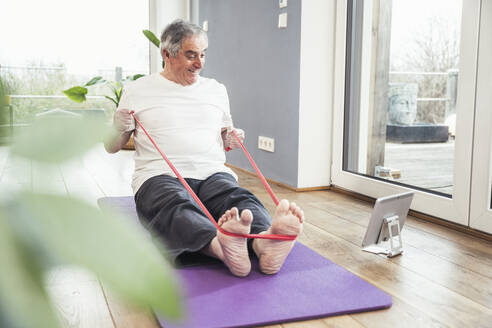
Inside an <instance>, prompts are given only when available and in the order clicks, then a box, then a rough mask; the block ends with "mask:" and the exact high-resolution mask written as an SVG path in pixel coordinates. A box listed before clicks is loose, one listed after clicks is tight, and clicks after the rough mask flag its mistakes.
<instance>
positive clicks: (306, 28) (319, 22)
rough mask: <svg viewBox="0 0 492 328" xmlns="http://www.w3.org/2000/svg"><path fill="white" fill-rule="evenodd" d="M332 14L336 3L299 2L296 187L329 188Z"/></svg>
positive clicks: (332, 53) (316, 0) (320, 1)
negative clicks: (299, 35)
mask: <svg viewBox="0 0 492 328" xmlns="http://www.w3.org/2000/svg"><path fill="white" fill-rule="evenodd" d="M335 14H336V1H335V0H329V1H327V0H304V1H302V15H301V63H300V91H299V93H300V94H299V158H298V178H297V181H298V182H297V187H298V188H307V187H318V186H328V185H330V178H331V176H330V166H331V135H332V117H333V115H332V113H333V101H332V100H333V81H334V80H333V75H334V66H333V65H334V46H335ZM339 128H342V127H339Z"/></svg>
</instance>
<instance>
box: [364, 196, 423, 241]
mask: <svg viewBox="0 0 492 328" xmlns="http://www.w3.org/2000/svg"><path fill="white" fill-rule="evenodd" d="M412 199H413V192H411V191H410V192H405V193H402V194H396V195H391V196H386V197H380V198H378V199H377V200H376V203H375V204H374V209H373V210H372V214H371V219H370V220H369V225H368V226H367V230H366V234H365V236H364V240H363V241H362V247H367V246H371V245H376V244H379V243H380V242H383V241H387V240H388V239H389V231H388V229H383V225H384V221H385V219H389V218H391V217H394V216H398V221H399V225H400V231H401V230H402V229H403V225H404V224H405V220H406V218H407V214H408V210H409V209H410V204H411V203H412ZM391 233H392V235H393V237H395V236H398V234H399V233H398V228H397V226H393V228H392V230H391Z"/></svg>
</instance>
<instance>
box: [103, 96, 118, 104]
mask: <svg viewBox="0 0 492 328" xmlns="http://www.w3.org/2000/svg"><path fill="white" fill-rule="evenodd" d="M104 98H106V99H109V100H111V101H112V102H113V103H114V104H115V105H116V107H118V103H119V102H118V101H116V100H115V99H113V98H111V97H110V96H104Z"/></svg>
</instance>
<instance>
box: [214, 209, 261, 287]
mask: <svg viewBox="0 0 492 328" xmlns="http://www.w3.org/2000/svg"><path fill="white" fill-rule="evenodd" d="M251 221H253V214H252V213H251V211H250V210H243V212H242V213H241V217H240V218H239V213H238V210H237V208H236V207H233V208H232V209H230V210H228V211H226V212H225V214H224V215H222V217H221V218H220V219H219V221H218V224H219V226H220V227H222V228H223V229H224V230H226V231H229V232H233V233H240V234H246V233H249V232H250V228H251ZM217 239H218V241H219V244H220V246H221V247H222V253H223V261H224V263H225V265H226V266H227V267H228V268H229V270H230V271H231V272H232V274H233V275H235V276H238V277H244V276H247V275H248V274H249V272H250V271H251V261H250V260H249V255H248V247H247V244H246V241H247V240H246V238H241V237H233V236H227V235H225V234H223V233H221V232H220V231H217Z"/></svg>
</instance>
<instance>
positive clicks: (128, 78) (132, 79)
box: [126, 74, 145, 81]
mask: <svg viewBox="0 0 492 328" xmlns="http://www.w3.org/2000/svg"><path fill="white" fill-rule="evenodd" d="M144 76H145V74H135V75H128V76H127V77H126V80H128V81H135V80H138V79H139V78H141V77H144Z"/></svg>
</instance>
